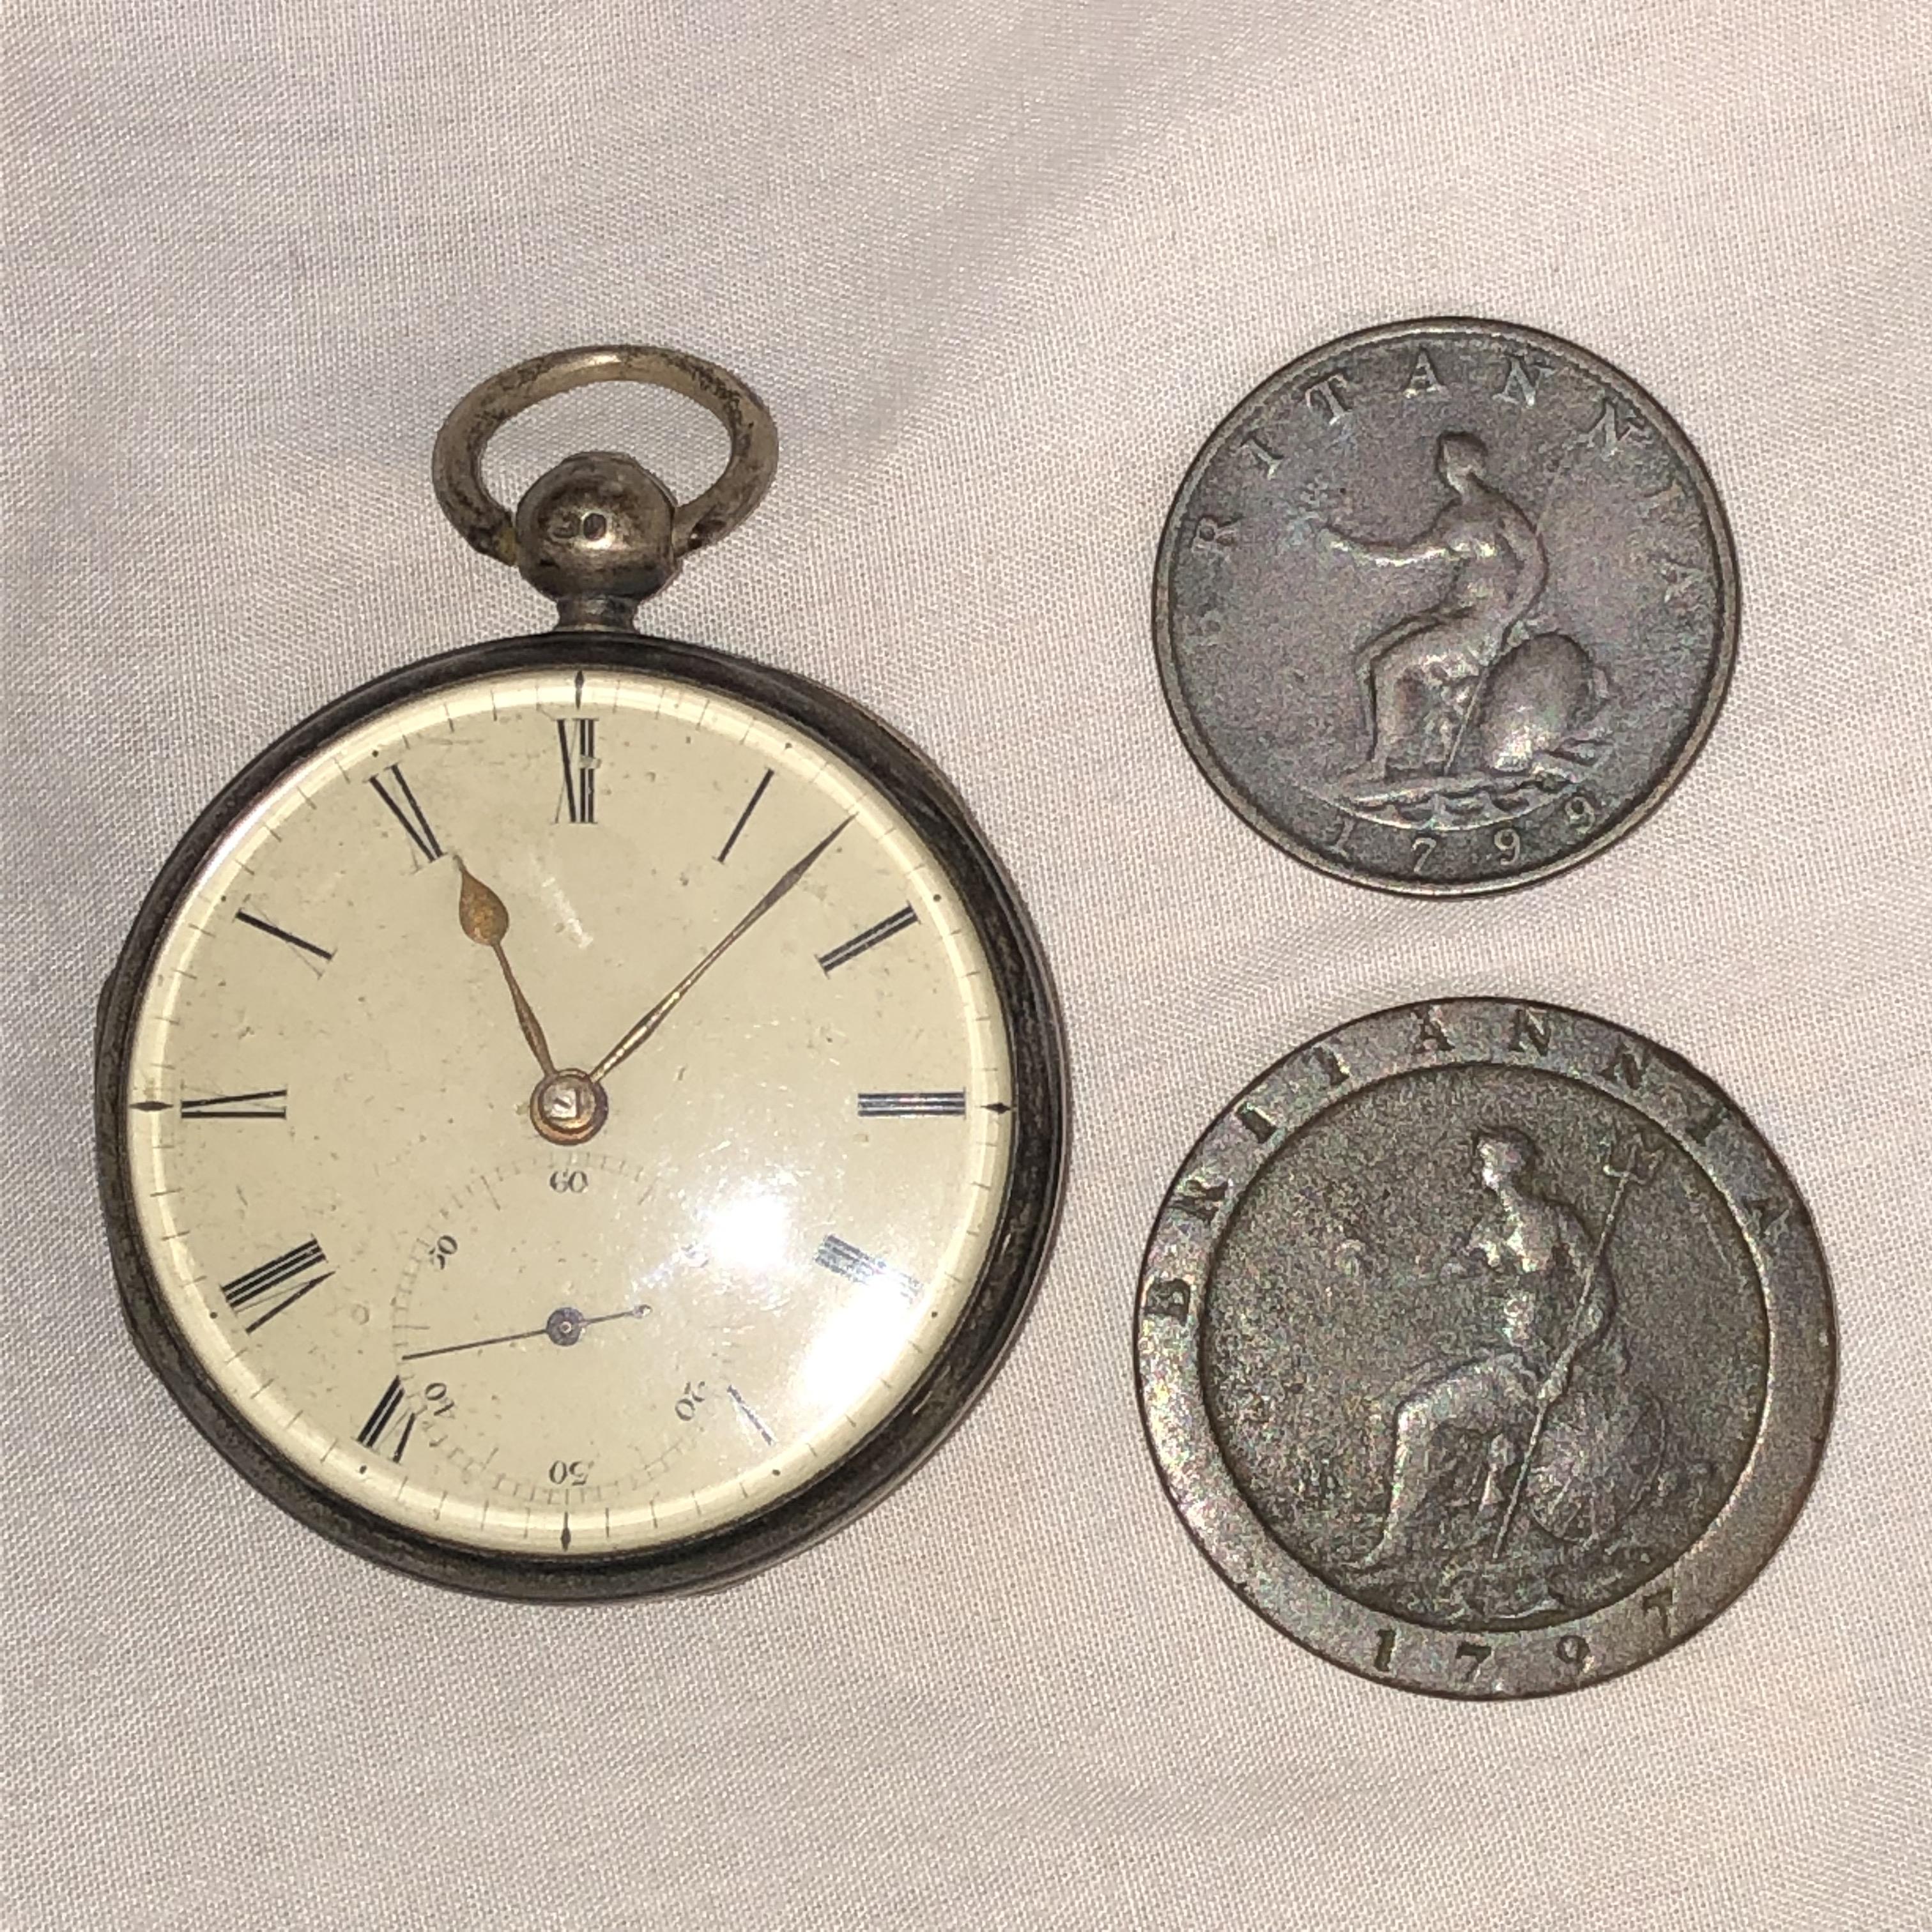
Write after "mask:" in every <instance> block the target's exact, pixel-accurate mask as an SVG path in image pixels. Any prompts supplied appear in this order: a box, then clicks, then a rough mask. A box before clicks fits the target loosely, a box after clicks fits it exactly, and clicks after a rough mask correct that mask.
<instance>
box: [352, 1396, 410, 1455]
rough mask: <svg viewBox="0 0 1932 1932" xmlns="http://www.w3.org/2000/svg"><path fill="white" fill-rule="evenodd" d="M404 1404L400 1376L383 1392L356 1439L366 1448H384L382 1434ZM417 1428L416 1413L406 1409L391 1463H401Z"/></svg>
mask: <svg viewBox="0 0 1932 1932" xmlns="http://www.w3.org/2000/svg"><path fill="white" fill-rule="evenodd" d="M402 1402H403V1379H402V1377H401V1376H396V1377H395V1379H393V1380H392V1382H390V1384H389V1387H388V1388H386V1389H385V1390H384V1391H383V1394H382V1397H381V1398H380V1400H379V1401H378V1402H377V1404H376V1406H375V1407H374V1409H371V1411H370V1412H369V1420H368V1421H367V1422H365V1423H364V1424H363V1425H362V1427H361V1428H360V1429H359V1430H357V1431H356V1441H357V1442H359V1443H361V1444H362V1446H363V1448H365V1449H376V1448H380V1447H381V1446H382V1441H383V1431H384V1430H386V1429H387V1428H388V1427H389V1424H391V1423H392V1422H393V1421H395V1416H396V1412H397V1410H398V1409H401V1408H402ZM415 1427H416V1411H415V1410H414V1409H404V1411H403V1426H402V1429H401V1433H399V1434H398V1436H397V1437H396V1446H395V1448H394V1449H393V1450H392V1451H391V1452H390V1454H389V1460H390V1461H391V1462H392V1463H400V1462H401V1460H403V1451H404V1450H405V1449H407V1448H408V1447H409V1445H410V1430H413V1429H414V1428H415Z"/></svg>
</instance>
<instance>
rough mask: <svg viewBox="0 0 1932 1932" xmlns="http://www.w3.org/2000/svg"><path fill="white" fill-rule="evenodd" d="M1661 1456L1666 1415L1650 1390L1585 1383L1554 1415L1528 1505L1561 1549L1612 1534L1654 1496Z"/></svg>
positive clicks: (1527, 1491)
mask: <svg viewBox="0 0 1932 1932" xmlns="http://www.w3.org/2000/svg"><path fill="white" fill-rule="evenodd" d="M1663 1456H1664V1413H1663V1412H1662V1410H1661V1409H1659V1408H1658V1406H1657V1403H1656V1401H1655V1399H1654V1398H1653V1397H1651V1396H1650V1395H1649V1394H1648V1393H1647V1392H1646V1391H1644V1390H1643V1389H1640V1388H1638V1389H1633V1388H1619V1387H1614V1386H1613V1387H1610V1388H1597V1387H1594V1386H1591V1385H1586V1386H1584V1387H1583V1388H1578V1389H1574V1390H1572V1391H1571V1393H1570V1394H1568V1396H1566V1397H1565V1398H1564V1399H1563V1400H1562V1401H1561V1402H1559V1403H1558V1404H1557V1405H1556V1407H1555V1408H1554V1409H1552V1410H1551V1411H1550V1421H1549V1423H1548V1425H1547V1427H1545V1429H1544V1432H1543V1441H1542V1442H1541V1445H1540V1446H1539V1448H1538V1451H1537V1457H1536V1462H1535V1465H1534V1466H1533V1467H1532V1469H1531V1470H1530V1472H1529V1478H1528V1480H1527V1481H1526V1483H1525V1484H1524V1489H1523V1502H1524V1506H1525V1507H1526V1508H1527V1509H1528V1510H1529V1514H1530V1515H1531V1517H1532V1518H1533V1519H1534V1520H1535V1522H1536V1523H1537V1524H1538V1526H1539V1527H1540V1528H1541V1529H1545V1530H1547V1531H1548V1532H1549V1533H1550V1535H1552V1536H1553V1537H1555V1538H1557V1539H1558V1540H1559V1541H1561V1542H1564V1543H1585V1542H1588V1541H1590V1540H1592V1538H1596V1539H1598V1540H1601V1538H1604V1537H1607V1536H1609V1535H1612V1534H1613V1532H1615V1531H1616V1529H1617V1528H1618V1527H1619V1525H1621V1524H1622V1523H1623V1521H1624V1520H1625V1518H1626V1517H1628V1516H1629V1515H1630V1514H1631V1511H1633V1510H1634V1509H1635V1508H1637V1505H1639V1504H1640V1502H1643V1499H1644V1498H1645V1497H1646V1496H1648V1495H1649V1493H1650V1489H1651V1485H1652V1484H1653V1483H1654V1482H1655V1481H1656V1479H1657V1470H1658V1463H1660V1462H1661V1460H1663Z"/></svg>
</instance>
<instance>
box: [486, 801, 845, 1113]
mask: <svg viewBox="0 0 1932 1932" xmlns="http://www.w3.org/2000/svg"><path fill="white" fill-rule="evenodd" d="M851 822H852V820H851V818H850V816H849V815H848V816H847V817H844V818H841V820H839V821H838V823H837V824H836V825H835V826H833V827H832V829H831V830H830V831H829V832H827V833H826V835H825V836H824V837H823V838H821V839H820V841H818V843H817V844H816V845H814V847H812V848H811V850H810V851H809V852H808V853H806V854H805V856H804V857H803V858H802V859H799V860H798V861H797V862H796V863H794V864H793V865H790V866H788V867H787V868H786V869H785V870H784V871H783V872H781V874H779V875H778V879H777V880H776V882H775V883H774V884H773V885H772V886H771V887H770V888H769V889H768V890H767V891H766V893H765V895H764V896H763V898H761V899H760V900H759V901H758V902H757V904H755V905H754V906H753V907H752V908H751V910H750V911H749V912H748V913H745V916H744V917H743V918H742V919H740V920H739V922H738V923H737V924H736V926H733V927H732V929H731V930H730V932H727V934H725V935H724V938H722V939H721V940H720V941H718V944H716V945H715V946H714V947H712V949H711V950H710V951H709V953H706V955H705V956H704V957H703V959H700V960H699V962H697V965H695V966H694V967H693V968H691V971H689V972H688V973H687V974H685V976H684V977H683V978H682V980H679V982H678V983H677V984H676V986H673V987H672V989H670V992H667V994H665V995H664V998H662V999H661V1000H660V1001H658V1003H657V1004H656V1005H655V1006H654V1007H652V1009H651V1010H650V1011H649V1013H646V1014H645V1015H644V1016H643V1019H640V1020H639V1021H638V1022H637V1025H635V1026H634V1027H632V1028H631V1030H630V1031H629V1032H628V1033H627V1034H625V1036H624V1037H623V1038H622V1040H619V1041H618V1043H617V1044H616V1046H613V1048H611V1049H610V1052H608V1053H607V1054H606V1055H604V1058H602V1059H601V1060H600V1061H598V1063H597V1064H596V1065H595V1067H592V1069H591V1070H590V1079H591V1081H592V1084H593V1085H595V1084H601V1082H602V1081H603V1079H604V1076H605V1075H606V1074H607V1073H609V1072H610V1070H611V1069H612V1068H613V1067H616V1066H619V1065H621V1064H622V1063H623V1062H624V1061H626V1060H628V1059H629V1058H630V1057H631V1055H632V1054H634V1053H635V1052H637V1049H638V1048H639V1047H640V1046H643V1043H644V1042H645V1041H646V1040H649V1038H650V1037H651V1035H652V1034H654V1033H655V1032H656V1031H657V1030H658V1028H659V1027H661V1026H662V1025H664V1022H665V1020H666V1019H668V1018H669V1017H670V1010H671V1009H672V1008H673V1007H675V1006H676V1004H677V1003H678V1001H680V1000H681V999H682V998H684V996H685V994H687V993H688V992H690V991H691V988H692V987H694V986H696V985H697V983H698V981H699V980H701V979H703V977H704V976H705V974H707V973H708V972H709V971H710V970H711V969H712V967H714V966H715V965H717V963H718V961H719V960H721V959H723V958H724V955H725V954H726V953H728V952H729V951H730V950H731V948H732V947H733V946H735V945H736V944H737V943H738V941H739V940H741V939H742V938H744V936H745V934H746V933H748V932H750V931H751V928H752V927H753V926H756V925H757V922H758V921H759V920H760V919H763V917H764V916H765V915H766V913H768V912H769V911H770V910H771V909H772V907H773V906H775V905H776V904H778V901H779V900H781V898H784V895H786V893H787V892H790V890H791V889H792V888H793V886H795V885H796V884H797V883H798V882H799V880H801V879H802V878H803V877H805V874H806V873H807V872H808V871H811V868H812V865H813V864H814V862H815V861H816V860H817V859H818V858H819V857H820V856H821V855H822V854H823V853H824V852H825V850H826V848H827V847H829V845H830V844H831V843H832V841H833V840H834V839H835V838H837V837H838V835H839V833H840V832H843V831H844V829H845V828H846V826H848V825H850V823H851ZM505 971H508V968H505Z"/></svg>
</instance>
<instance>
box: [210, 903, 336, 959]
mask: <svg viewBox="0 0 1932 1932" xmlns="http://www.w3.org/2000/svg"><path fill="white" fill-rule="evenodd" d="M235 916H236V918H237V919H239V920H240V921H241V922H242V924H243V925H244V926H253V927H254V929H255V930H256V931H257V932H266V933H268V934H269V935H271V936H272V937H273V938H277V939H279V940H281V941H284V943H285V944H288V945H290V946H293V947H298V948H299V950H302V952H304V953H314V955H315V956H316V958H317V959H320V960H321V961H322V962H323V964H324V965H327V964H328V962H329V961H330V960H332V959H334V958H335V954H334V953H332V952H330V951H329V949H328V947H326V946H318V945H317V944H316V943H315V941H314V940H312V939H304V938H302V937H301V936H300V935H299V934H296V933H293V932H290V931H289V930H288V929H287V927H286V926H277V925H275V923H274V922H273V921H272V920H269V919H257V917H256V916H255V915H254V913H252V912H238V913H236V915H235Z"/></svg>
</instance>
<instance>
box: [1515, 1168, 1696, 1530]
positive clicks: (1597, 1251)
mask: <svg viewBox="0 0 1932 1932" xmlns="http://www.w3.org/2000/svg"><path fill="white" fill-rule="evenodd" d="M1663 1159H1664V1150H1663V1148H1661V1147H1660V1148H1651V1147H1646V1145H1644V1144H1643V1141H1642V1140H1641V1139H1639V1140H1637V1141H1634V1142H1632V1143H1631V1151H1630V1152H1629V1153H1628V1154H1626V1155H1625V1156H1624V1157H1623V1158H1622V1165H1621V1166H1619V1161H1618V1157H1617V1155H1616V1153H1615V1152H1613V1153H1612V1154H1611V1156H1610V1159H1609V1160H1607V1161H1605V1162H1604V1173H1605V1174H1607V1175H1609V1176H1610V1178H1611V1179H1612V1180H1613V1181H1615V1182H1616V1184H1617V1190H1616V1193H1614V1194H1613V1195H1612V1196H1610V1212H1609V1213H1608V1214H1606V1215H1605V1216H1604V1225H1603V1229H1602V1230H1601V1232H1600V1233H1599V1234H1598V1236H1597V1244H1596V1246H1595V1247H1594V1248H1593V1249H1592V1250H1591V1253H1590V1265H1589V1267H1588V1268H1586V1269H1585V1270H1584V1271H1583V1292H1582V1293H1581V1294H1580V1295H1578V1296H1577V1312H1576V1313H1574V1315H1572V1316H1571V1318H1570V1339H1569V1341H1568V1343H1566V1344H1565V1347H1564V1350H1563V1352H1562V1354H1561V1355H1559V1356H1558V1357H1557V1358H1556V1367H1558V1368H1560V1369H1562V1371H1563V1381H1564V1384H1565V1387H1567V1386H1568V1383H1569V1380H1570V1370H1571V1367H1573V1366H1574V1364H1575V1362H1576V1360H1577V1355H1578V1353H1579V1352H1580V1350H1581V1349H1582V1348H1583V1334H1582V1332H1581V1331H1582V1329H1583V1315H1584V1311H1585V1310H1586V1309H1588V1308H1589V1305H1590V1296H1591V1294H1592V1291H1593V1290H1594V1289H1595V1287H1596V1286H1597V1271H1598V1268H1600V1267H1601V1265H1603V1259H1604V1250H1605V1249H1606V1248H1607V1247H1609V1246H1610V1236H1611V1234H1612V1232H1613V1231H1614V1230H1615V1229H1616V1225H1617V1217H1618V1215H1619V1214H1621V1213H1622V1211H1623V1205H1624V1197H1625V1195H1627V1194H1628V1193H1629V1192H1630V1190H1631V1188H1632V1187H1634V1186H1636V1185H1637V1184H1638V1183H1640V1182H1642V1181H1648V1180H1649V1178H1651V1176H1652V1175H1654V1174H1655V1172H1657V1170H1658V1166H1659V1164H1660V1163H1661V1162H1662V1160H1663ZM1551 1373H1552V1374H1554V1373H1555V1370H1552V1372H1551ZM1559 1394H1561V1391H1559ZM1556 1401H1557V1397H1556V1396H1552V1397H1550V1398H1549V1399H1548V1400H1547V1401H1542V1402H1539V1403H1538V1404H1537V1406H1536V1420H1535V1421H1534V1422H1533V1423H1532V1424H1530V1430H1529V1442H1528V1443H1527V1445H1526V1446H1525V1448H1524V1449H1523V1460H1522V1461H1521V1462H1520V1463H1518V1464H1517V1472H1516V1487H1514V1489H1513V1490H1511V1492H1510V1499H1509V1507H1508V1508H1507V1509H1505V1511H1503V1520H1502V1526H1501V1527H1500V1528H1499V1529H1498V1530H1497V1532H1496V1541H1495V1542H1494V1543H1493V1544H1492V1545H1491V1546H1490V1562H1496V1559H1498V1558H1499V1557H1500V1556H1502V1553H1503V1545H1504V1544H1506V1543H1507V1542H1508V1541H1509V1533H1510V1532H1511V1530H1512V1529H1514V1528H1515V1526H1516V1519H1517V1511H1518V1510H1519V1509H1520V1508H1521V1507H1522V1505H1523V1492H1524V1490H1526V1489H1527V1488H1528V1487H1529V1471H1530V1466H1531V1465H1532V1463H1535V1460H1536V1452H1537V1451H1538V1449H1539V1448H1541V1447H1542V1444H1543V1425H1544V1424H1545V1423H1546V1422H1547V1421H1549V1420H1550V1411H1551V1409H1553V1408H1554V1407H1555V1406H1556Z"/></svg>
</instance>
